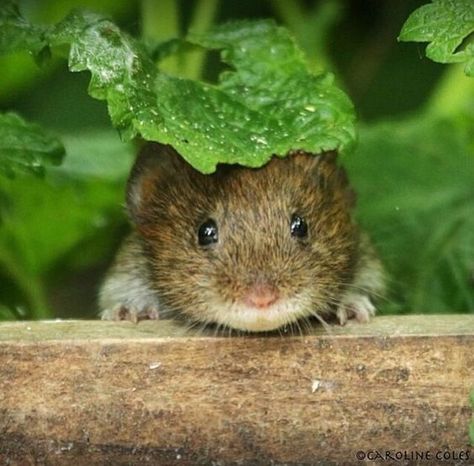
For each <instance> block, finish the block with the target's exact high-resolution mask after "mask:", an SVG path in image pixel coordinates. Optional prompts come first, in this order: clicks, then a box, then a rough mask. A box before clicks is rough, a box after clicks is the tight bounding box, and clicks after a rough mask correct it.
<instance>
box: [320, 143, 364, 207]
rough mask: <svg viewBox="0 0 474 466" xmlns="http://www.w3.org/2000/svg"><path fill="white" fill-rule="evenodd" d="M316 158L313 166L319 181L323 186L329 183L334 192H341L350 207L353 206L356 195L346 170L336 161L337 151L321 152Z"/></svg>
mask: <svg viewBox="0 0 474 466" xmlns="http://www.w3.org/2000/svg"><path fill="white" fill-rule="evenodd" d="M316 159H318V160H317V163H316V164H314V167H313V168H314V169H315V174H316V176H317V179H318V180H319V183H320V184H321V185H322V186H323V187H326V186H327V185H328V184H329V185H331V186H332V188H333V189H334V191H335V192H339V193H342V194H343V196H344V197H345V199H346V201H347V202H348V204H349V206H350V207H354V206H355V204H356V202H357V195H356V193H355V191H354V190H353V189H352V187H351V185H350V182H349V178H348V176H347V172H346V170H345V169H344V167H343V166H341V164H339V163H338V153H337V151H328V152H323V153H321V154H319V156H318V157H316Z"/></svg>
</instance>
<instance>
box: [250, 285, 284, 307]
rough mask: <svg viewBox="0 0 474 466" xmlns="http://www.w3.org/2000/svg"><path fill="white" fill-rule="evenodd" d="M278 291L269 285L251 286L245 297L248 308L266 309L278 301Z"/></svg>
mask: <svg viewBox="0 0 474 466" xmlns="http://www.w3.org/2000/svg"><path fill="white" fill-rule="evenodd" d="M278 294H279V293H278V289H277V288H276V287H275V286H273V285H269V284H256V285H253V286H251V287H250V288H249V289H248V290H247V293H246V294H245V296H244V302H245V304H247V306H251V307H256V308H258V309H265V308H267V307H270V306H271V305H272V304H273V303H274V302H275V301H277V299H278Z"/></svg>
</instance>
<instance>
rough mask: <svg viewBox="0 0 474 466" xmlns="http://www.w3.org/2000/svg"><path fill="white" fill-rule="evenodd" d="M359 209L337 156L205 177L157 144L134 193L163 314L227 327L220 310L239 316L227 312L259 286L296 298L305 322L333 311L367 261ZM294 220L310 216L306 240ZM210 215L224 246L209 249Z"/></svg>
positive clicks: (133, 210)
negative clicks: (201, 237)
mask: <svg viewBox="0 0 474 466" xmlns="http://www.w3.org/2000/svg"><path fill="white" fill-rule="evenodd" d="M354 202H355V196H354V193H353V191H352V190H351V188H350V186H349V184H348V180H347V177H346V174H345V172H344V170H343V169H342V168H341V167H340V166H338V165H337V161H336V154H335V153H332V152H331V153H323V154H320V155H312V154H306V153H301V152H300V153H295V154H293V155H290V156H288V157H286V158H283V159H282V158H277V157H274V158H273V159H272V160H271V161H270V162H269V163H268V164H267V165H265V166H264V167H262V168H258V169H251V168H243V167H240V166H219V167H218V169H217V171H216V172H215V173H214V174H212V175H203V174H200V173H198V172H197V171H195V170H194V169H193V168H192V167H190V166H189V165H188V164H187V163H186V162H185V161H184V160H183V159H182V158H181V157H180V156H179V155H178V154H176V153H175V151H174V150H173V149H171V148H170V147H169V146H163V145H160V144H155V143H151V144H148V145H146V146H145V148H144V150H143V151H142V152H141V154H140V156H139V158H138V160H137V162H136V164H135V167H134V169H133V170H132V174H131V176H130V180H129V183H128V194H127V205H128V211H129V215H130V218H131V221H132V223H133V224H134V225H135V228H136V235H137V238H139V240H135V241H140V242H141V245H142V247H143V251H144V254H145V255H146V257H147V259H146V262H147V271H146V273H147V274H148V275H147V279H146V280H147V283H148V285H149V287H150V289H152V290H153V292H154V293H156V295H157V296H158V299H159V307H160V312H162V311H167V312H168V311H171V312H173V313H177V314H180V315H182V316H184V317H185V318H186V319H187V320H189V321H191V322H206V323H209V322H216V323H217V324H222V325H227V324H226V319H224V318H222V319H221V318H220V316H221V313H226V312H234V311H231V310H229V311H228V310H227V309H228V308H229V309H230V308H231V307H232V306H233V305H236V303H237V304H238V303H241V302H242V300H243V299H244V297H245V295H246V293H247V291H248V289H249V288H250V287H251V286H252V285H253V284H255V283H257V282H259V283H260V282H264V283H267V284H270V285H271V286H272V287H276V288H277V289H278V291H279V296H280V298H281V299H282V300H285V299H296V301H292V303H294V302H296V303H297V304H296V306H297V307H298V306H299V307H300V309H299V310H298V316H301V315H303V316H310V315H314V314H317V315H318V316H321V315H327V314H328V313H331V312H332V313H335V309H337V307H338V304H339V303H340V302H341V297H343V296H344V293H345V292H346V291H347V290H348V287H349V285H350V284H352V283H354V281H355V280H356V275H357V273H358V264H359V263H361V259H360V257H359V256H360V248H359V233H358V229H357V226H356V225H355V223H354V221H353V219H352V215H351V210H352V207H353V206H354ZM293 214H298V215H300V216H302V217H304V218H305V220H306V222H307V224H308V229H309V234H308V237H307V238H304V239H298V238H295V237H292V236H291V234H290V221H291V216H292V215H293ZM209 218H212V219H214V220H215V221H216V223H217V225H218V228H219V241H218V243H216V244H215V245H212V246H211V247H203V246H200V245H199V244H198V235H197V232H198V229H199V226H200V225H201V224H202V223H203V222H204V221H206V220H207V219H209ZM142 268H143V267H142ZM143 273H145V271H143ZM293 305H295V304H293ZM291 320H292V318H290V317H288V322H291ZM231 326H232V325H231Z"/></svg>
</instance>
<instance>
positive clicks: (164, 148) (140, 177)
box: [126, 142, 182, 223]
mask: <svg viewBox="0 0 474 466" xmlns="http://www.w3.org/2000/svg"><path fill="white" fill-rule="evenodd" d="M180 161H181V157H180V155H179V154H178V153H177V152H176V151H175V150H174V149H173V148H172V147H171V146H168V145H166V144H160V143H157V142H147V143H146V144H145V145H144V146H143V147H142V149H141V150H140V152H139V153H138V156H137V159H136V160H135V164H134V165H133V168H132V171H131V173H130V176H129V178H128V182H127V195H126V199H127V210H128V213H129V215H130V218H131V219H132V220H133V221H134V222H136V223H139V217H140V212H141V211H142V208H143V206H144V205H148V201H150V199H151V198H152V197H153V195H154V192H155V191H156V186H157V185H159V184H160V183H161V182H162V181H163V180H165V179H168V178H169V177H171V176H173V175H174V174H175V173H177V172H179V170H180V168H182V167H181V165H182V164H180V163H179V162H180Z"/></svg>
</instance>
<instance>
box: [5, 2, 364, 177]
mask: <svg viewBox="0 0 474 466" xmlns="http://www.w3.org/2000/svg"><path fill="white" fill-rule="evenodd" d="M0 34H1V33H0ZM45 34H46V37H47V42H48V44H49V45H50V46H51V47H57V46H63V45H70V52H69V67H70V69H71V71H82V70H89V71H90V72H91V74H92V77H91V81H90V86H89V93H90V95H91V96H93V97H95V98H97V99H105V100H107V103H108V109H109V114H110V116H111V119H112V123H113V124H114V126H116V127H117V128H118V129H119V130H120V132H121V134H122V137H123V138H124V139H125V140H127V139H131V138H133V137H135V136H137V135H141V136H142V137H143V138H144V139H147V140H152V141H159V142H162V143H168V144H171V145H173V146H174V147H175V148H176V149H177V150H178V152H180V153H181V155H182V156H183V157H184V158H185V159H186V160H187V161H188V162H189V163H190V164H192V165H193V166H194V167H195V168H197V169H198V170H200V171H202V172H204V173H209V172H212V171H213V170H215V167H216V165H217V164H218V163H239V164H242V165H246V166H251V167H257V166H261V165H263V164H264V163H265V162H267V161H268V160H269V158H270V157H271V156H272V154H277V155H280V156H285V155H286V154H287V153H288V152H289V151H291V150H306V151H308V152H314V153H318V152H321V151H322V150H332V149H339V150H341V151H345V150H347V149H348V148H350V147H351V146H352V145H353V143H354V140H355V129H354V112H353V107H352V104H351V102H350V100H349V99H348V97H347V96H346V95H345V94H344V93H343V92H342V91H341V90H340V89H338V88H337V87H336V86H335V84H334V80H333V77H332V76H331V75H329V74H320V75H313V74H311V72H310V71H309V70H308V66H307V64H306V62H305V59H304V57H303V54H302V52H301V51H300V50H299V49H298V48H297V47H296V45H295V43H294V41H293V39H292V38H291V37H290V35H289V33H288V32H287V30H286V29H284V28H282V27H278V26H277V25H276V24H275V23H273V22H272V21H257V22H246V21H242V22H236V23H230V24H226V25H224V26H220V27H217V28H214V29H212V30H211V31H209V32H208V33H206V34H199V35H198V34H194V35H190V36H189V41H190V42H192V43H194V44H198V45H200V46H203V47H206V48H209V49H221V50H222V58H223V60H224V61H225V62H226V63H228V64H229V65H231V66H233V67H235V71H227V72H225V73H223V74H222V76H221V79H220V81H219V84H217V85H211V84H207V83H204V82H200V81H194V80H187V79H180V78H178V77H173V76H168V75H166V74H164V73H162V72H159V71H158V70H157V68H156V66H155V64H154V63H153V61H152V60H151V58H150V56H149V54H148V53H147V51H146V49H145V47H144V46H142V44H141V43H139V42H138V41H136V40H134V39H133V38H131V37H130V36H128V35H127V34H125V33H123V32H121V31H120V29H119V28H118V27H117V26H115V25H114V24H113V23H112V22H110V21H108V20H106V19H104V18H103V17H101V16H99V15H96V14H92V13H85V12H81V11H74V12H72V13H71V14H70V15H69V16H68V17H66V18H65V19H64V20H63V21H61V22H60V23H58V25H57V26H56V27H54V28H52V29H51V30H48V31H47V32H46V33H45Z"/></svg>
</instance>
